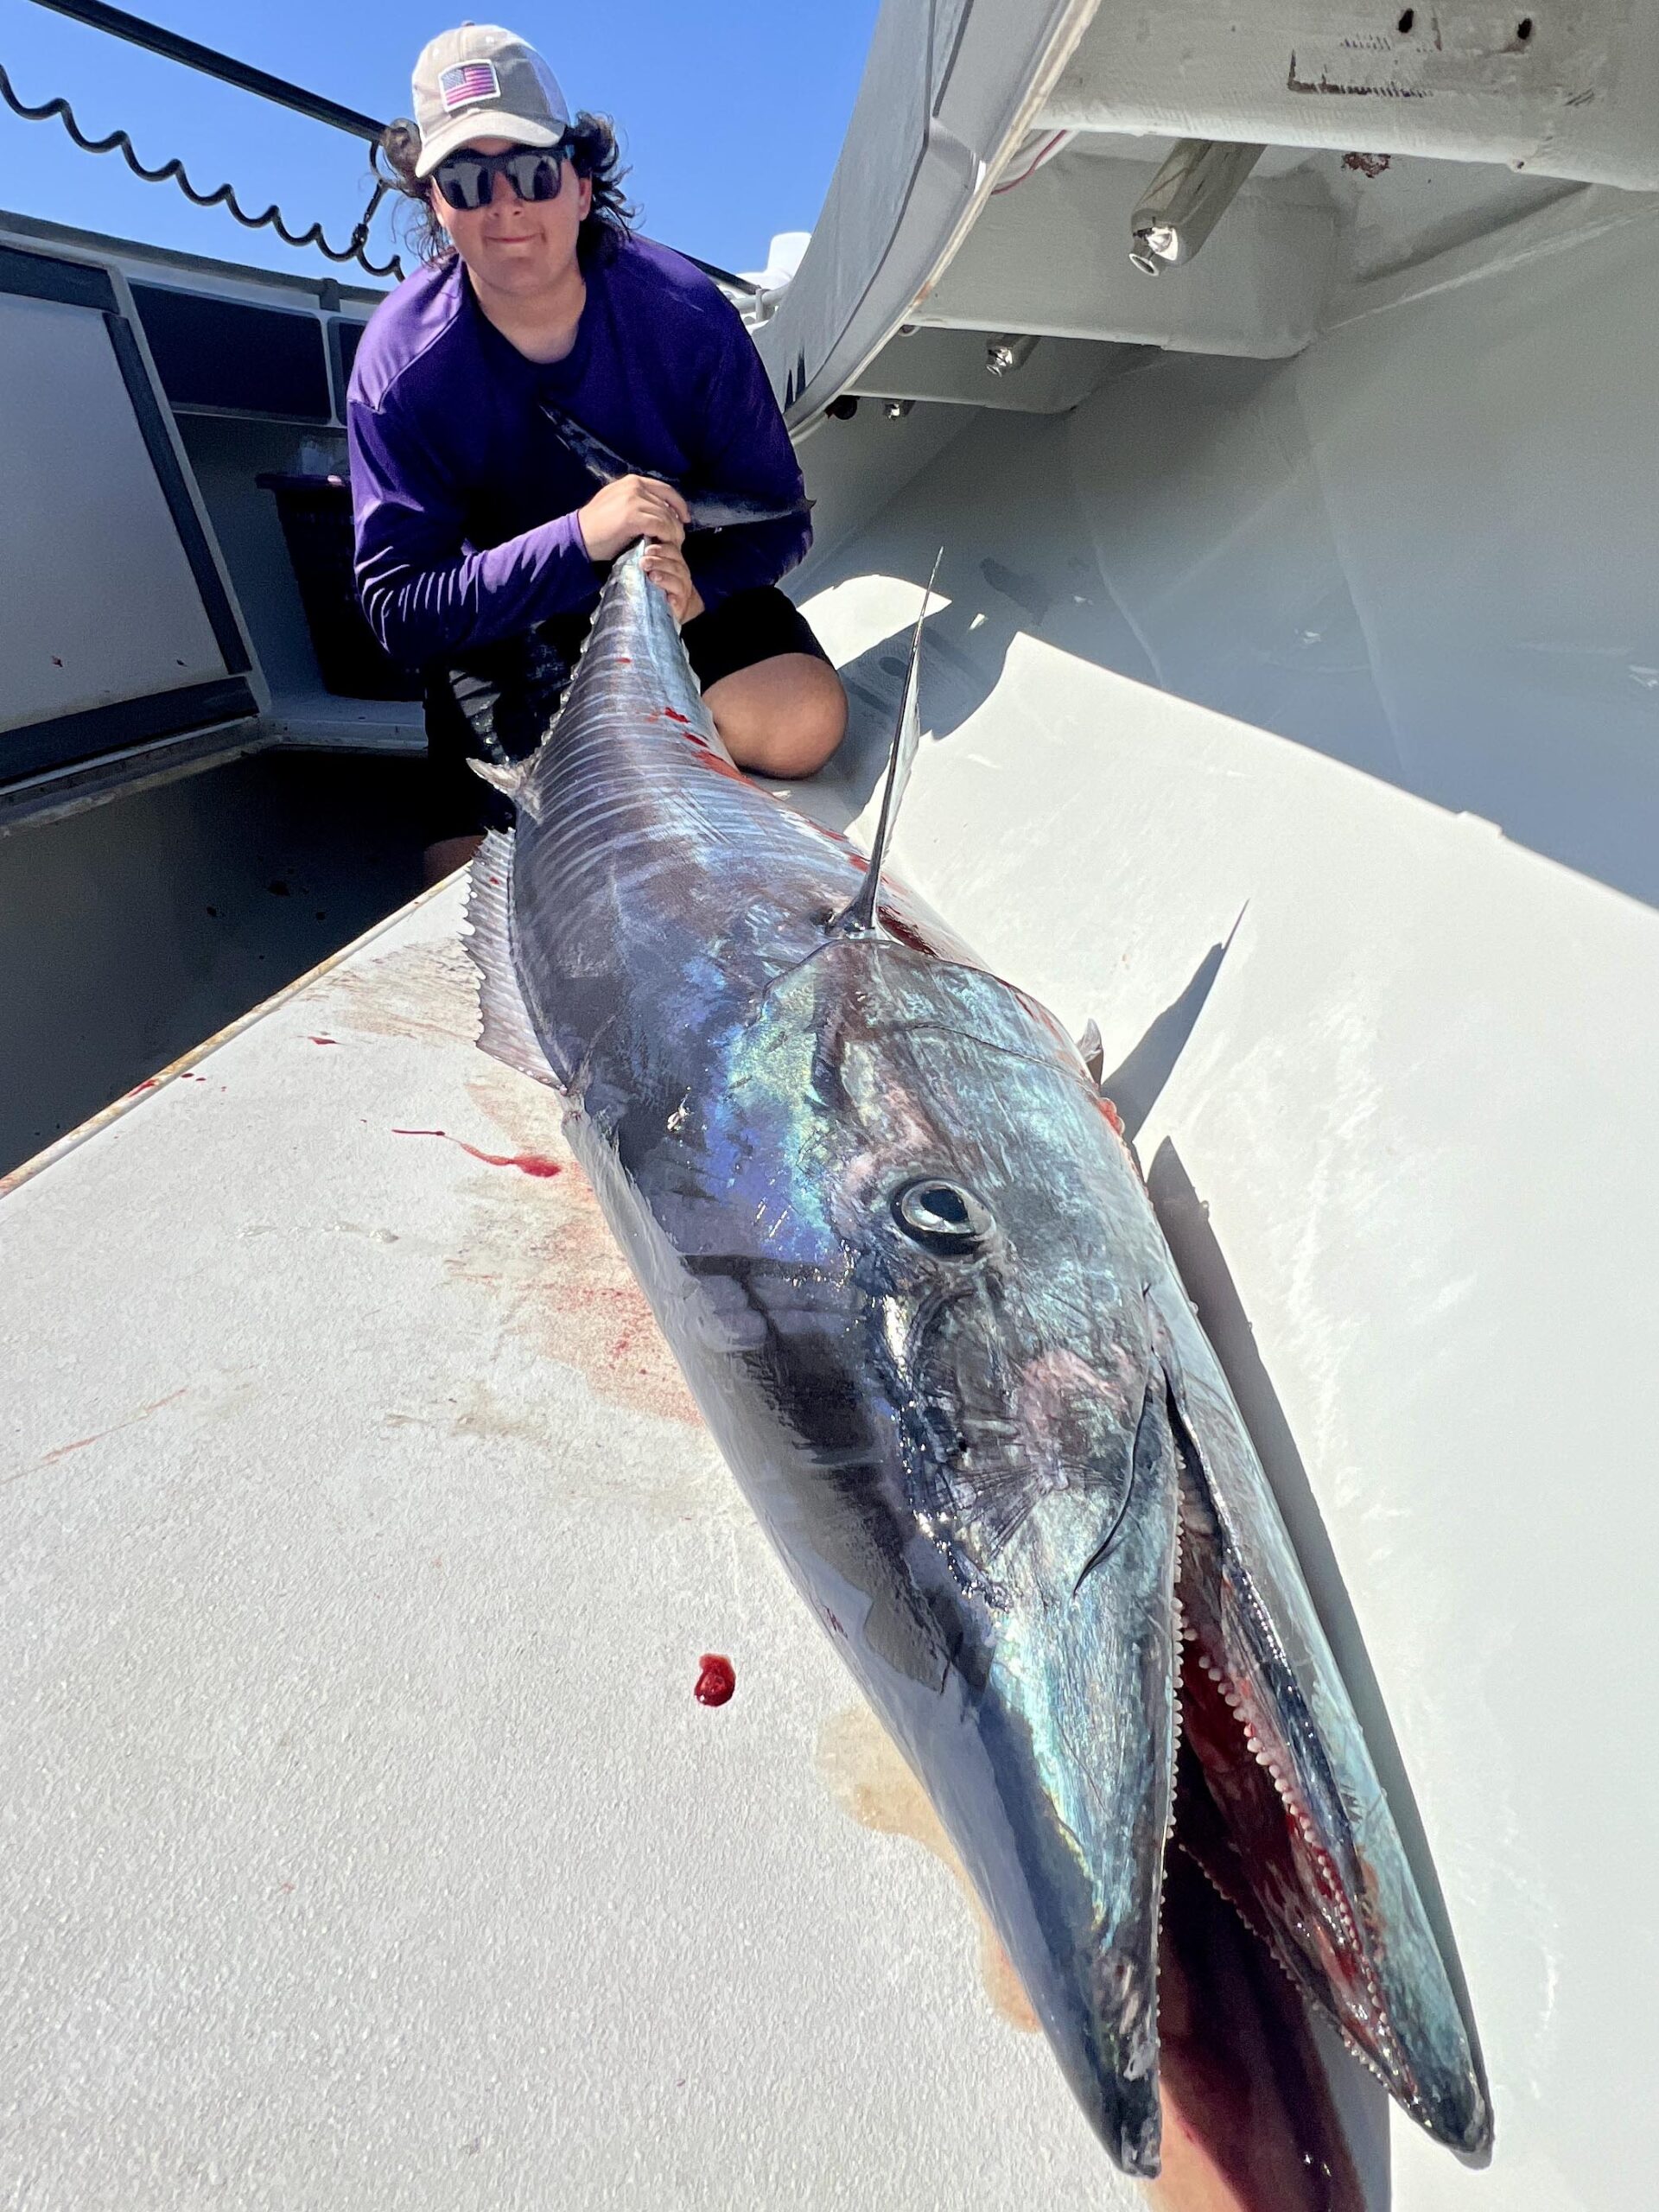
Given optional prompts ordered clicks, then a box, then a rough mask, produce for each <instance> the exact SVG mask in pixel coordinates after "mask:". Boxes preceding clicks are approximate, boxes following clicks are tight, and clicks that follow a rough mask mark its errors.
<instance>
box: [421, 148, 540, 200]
mask: <svg viewBox="0 0 1659 2212" xmlns="http://www.w3.org/2000/svg"><path fill="white" fill-rule="evenodd" d="M569 156H570V149H569V145H567V144H565V143H560V144H558V145H556V146H548V147H545V148H543V147H538V146H510V147H509V148H508V149H507V150H506V152H505V154H474V153H471V152H467V153H462V154H451V155H450V156H449V158H448V161H444V162H439V163H438V166H437V167H436V168H435V169H434V170H433V172H432V181H433V182H434V183H435V185H436V186H437V188H438V190H439V191H440V192H441V193H442V194H443V196H444V199H445V200H447V201H448V204H449V206H450V207H454V208H456V209H458V210H460V211H461V212H462V213H472V212H473V211H474V209H475V208H479V207H488V206H489V204H490V202H491V200H493V199H494V197H495V180H496V179H497V177H499V176H504V177H505V179H506V180H507V182H508V183H509V184H510V185H511V186H512V188H513V190H514V192H515V193H516V194H518V198H519V199H520V200H556V199H557V198H558V196H559V186H560V184H561V183H562V182H563V168H564V164H565V162H567V161H568V160H569Z"/></svg>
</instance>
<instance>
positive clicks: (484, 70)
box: [412, 23, 570, 177]
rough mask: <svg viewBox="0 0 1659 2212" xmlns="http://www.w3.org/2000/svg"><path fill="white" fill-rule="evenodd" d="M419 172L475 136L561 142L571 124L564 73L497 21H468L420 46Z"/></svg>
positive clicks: (424, 172)
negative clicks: (554, 69) (561, 76)
mask: <svg viewBox="0 0 1659 2212" xmlns="http://www.w3.org/2000/svg"><path fill="white" fill-rule="evenodd" d="M412 90H413V92H414V97H415V121H416V125H417V126H418V128H419V130H420V134H421V153H420V159H419V160H418V161H417V162H416V164H415V174H416V176H417V177H425V176H430V175H431V174H432V172H433V170H434V169H435V168H436V167H437V166H438V163H439V162H442V161H443V160H445V159H446V158H447V157H448V156H449V155H451V154H453V153H454V150H455V149H456V147H458V146H466V145H470V144H471V143H472V141H473V140H474V138H511V139H512V141H513V142H514V143H515V144H517V145H520V146H556V145H557V144H558V143H559V140H560V139H561V138H562V137H563V136H564V134H565V132H566V130H568V129H569V124H570V111H569V108H568V107H567V106H566V105H565V104H564V94H563V92H561V91H560V90H559V80H558V79H557V78H556V76H555V75H554V74H553V72H552V71H551V70H550V68H549V67H548V66H547V64H546V62H545V61H543V59H542V57H541V55H540V54H537V51H536V49H535V48H534V47H533V46H531V45H529V44H527V43H526V41H524V39H521V38H519V37H518V36H516V35H515V34H514V33H513V32H512V31H504V30H503V29H501V27H500V25H499V23H463V24H462V25H461V29H459V30H454V31H442V32H440V34H439V35H438V36H437V37H436V38H435V39H433V40H432V41H430V42H429V44H428V45H426V46H424V47H423V48H422V49H421V58H420V60H418V61H417V62H416V64H415V75H414V79H413V82H412Z"/></svg>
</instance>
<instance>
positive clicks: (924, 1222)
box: [893, 1175, 996, 1253]
mask: <svg viewBox="0 0 1659 2212" xmlns="http://www.w3.org/2000/svg"><path fill="white" fill-rule="evenodd" d="M893 1219H894V1220H895V1221H896V1222H897V1223H898V1224H899V1228H900V1229H902V1230H904V1232H905V1234H906V1236H909V1237H911V1238H912V1239H913V1241H914V1242H915V1243H918V1244H922V1245H925V1246H926V1248H927V1249H928V1250H929V1251H930V1252H957V1253H960V1252H972V1251H975V1250H976V1249H978V1247H979V1246H980V1245H982V1244H983V1243H985V1241H986V1239H987V1238H988V1236H990V1234H991V1232H992V1230H994V1229H995V1226H996V1224H995V1222H994V1221H993V1220H992V1219H991V1216H990V1212H989V1210H988V1208H987V1207H986V1206H984V1205H982V1203H981V1202H980V1200H979V1199H978V1198H976V1197H975V1196H974V1194H973V1192H971V1191H964V1190H963V1187H962V1185H961V1184H960V1183H948V1182H946V1181H945V1180H944V1178H943V1177H942V1176H938V1175H925V1176H923V1177H921V1178H920V1179H918V1181H916V1182H914V1183H906V1185H905V1186H904V1188H903V1190H901V1191H899V1192H897V1194H896V1195H895V1196H894V1198H893Z"/></svg>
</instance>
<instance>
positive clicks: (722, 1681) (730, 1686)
mask: <svg viewBox="0 0 1659 2212" xmlns="http://www.w3.org/2000/svg"><path fill="white" fill-rule="evenodd" d="M697 1664H698V1666H699V1667H700V1668H701V1669H702V1673H701V1674H700V1675H698V1676H697V1680H696V1688H694V1689H693V1691H692V1693H691V1694H692V1696H693V1697H694V1698H696V1700H697V1703H698V1704H699V1705H724V1704H725V1702H726V1700H728V1698H729V1697H730V1696H731V1694H732V1692H733V1691H734V1689H735V1688H737V1669H735V1668H734V1666H733V1664H732V1662H731V1661H730V1660H729V1659H723V1658H722V1657H721V1655H720V1653H719V1652H718V1651H705V1652H704V1653H703V1655H702V1658H701V1659H699V1660H698V1662H697Z"/></svg>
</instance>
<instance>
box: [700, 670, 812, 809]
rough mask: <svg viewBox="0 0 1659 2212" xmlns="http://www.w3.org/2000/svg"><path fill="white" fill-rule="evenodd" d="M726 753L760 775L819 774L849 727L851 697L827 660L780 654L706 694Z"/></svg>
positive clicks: (737, 673)
mask: <svg viewBox="0 0 1659 2212" xmlns="http://www.w3.org/2000/svg"><path fill="white" fill-rule="evenodd" d="M703 696H704V697H705V699H706V700H707V702H708V706H709V713H710V714H711V715H713V716H714V718H715V728H716V729H717V730H718V731H719V732H720V734H721V740H722V741H723V742H724V744H725V746H726V748H727V750H728V752H729V753H730V754H731V756H732V758H733V760H735V761H736V763H737V765H738V766H739V767H740V768H750V769H753V771H754V772H755V773H756V774H757V775H761V776H777V777H784V778H788V779H797V778H799V777H803V776H815V775H817V772H818V770H819V769H820V768H822V767H823V765H824V763H825V762H826V761H827V760H829V757H830V755H831V754H832V753H834V752H835V750H836V747H837V746H838V745H839V744H840V743H841V741H842V737H843V736H844V735H845V734H846V729H847V695H846V693H845V692H844V691H843V690H842V685H841V678H840V677H839V676H837V675H836V671H835V670H834V669H833V668H832V667H831V666H830V665H829V662H828V661H823V660H819V659H817V658H816V657H815V656H814V655H812V654H810V653H780V654H779V655H778V656H777V657H776V658H774V659H772V660H767V661H759V662H757V663H756V664H754V665H753V667H751V668H743V669H739V670H737V671H735V673H734V674H733V675H731V676H724V677H721V679H720V681H719V682H718V683H711V684H710V685H709V689H708V690H707V691H706V692H705V693H704V695H703Z"/></svg>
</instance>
